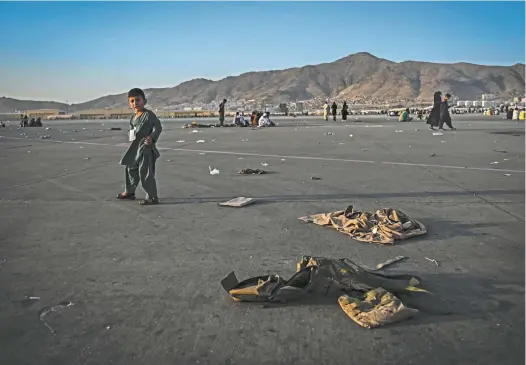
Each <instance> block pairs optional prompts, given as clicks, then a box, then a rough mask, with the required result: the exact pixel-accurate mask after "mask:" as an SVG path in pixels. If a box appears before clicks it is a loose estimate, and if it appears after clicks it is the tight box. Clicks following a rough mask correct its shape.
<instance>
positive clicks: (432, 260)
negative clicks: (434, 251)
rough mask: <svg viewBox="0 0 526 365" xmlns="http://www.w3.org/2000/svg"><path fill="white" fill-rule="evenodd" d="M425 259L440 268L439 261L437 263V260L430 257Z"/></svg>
mask: <svg viewBox="0 0 526 365" xmlns="http://www.w3.org/2000/svg"><path fill="white" fill-rule="evenodd" d="M425 259H426V260H428V261H431V262H434V263H435V265H436V266H437V267H438V261H437V260H435V259H430V258H429V257H425Z"/></svg>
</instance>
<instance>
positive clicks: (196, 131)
mask: <svg viewBox="0 0 526 365" xmlns="http://www.w3.org/2000/svg"><path fill="white" fill-rule="evenodd" d="M201 132H203V131H198V130H197V129H194V130H193V131H192V133H201Z"/></svg>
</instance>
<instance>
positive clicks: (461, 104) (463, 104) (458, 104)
mask: <svg viewBox="0 0 526 365" xmlns="http://www.w3.org/2000/svg"><path fill="white" fill-rule="evenodd" d="M457 106H466V102H465V101H457Z"/></svg>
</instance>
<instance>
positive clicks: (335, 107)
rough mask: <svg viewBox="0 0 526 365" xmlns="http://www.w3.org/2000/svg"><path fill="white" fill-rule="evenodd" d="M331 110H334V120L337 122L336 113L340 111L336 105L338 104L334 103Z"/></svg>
mask: <svg viewBox="0 0 526 365" xmlns="http://www.w3.org/2000/svg"><path fill="white" fill-rule="evenodd" d="M331 110H332V120H333V121H335V122H336V111H337V110H338V106H337V105H336V102H333V103H332V105H331Z"/></svg>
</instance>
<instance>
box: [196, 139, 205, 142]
mask: <svg viewBox="0 0 526 365" xmlns="http://www.w3.org/2000/svg"><path fill="white" fill-rule="evenodd" d="M195 143H205V140H204V139H200V140H199V141H195Z"/></svg>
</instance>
